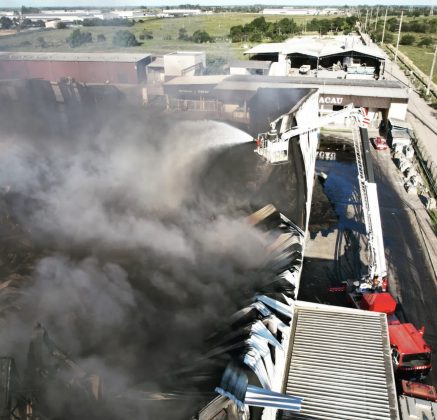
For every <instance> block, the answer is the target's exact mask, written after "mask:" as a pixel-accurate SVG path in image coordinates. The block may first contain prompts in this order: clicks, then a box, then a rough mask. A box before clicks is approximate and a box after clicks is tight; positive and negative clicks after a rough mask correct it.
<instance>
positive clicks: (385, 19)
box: [381, 6, 388, 46]
mask: <svg viewBox="0 0 437 420" xmlns="http://www.w3.org/2000/svg"><path fill="white" fill-rule="evenodd" d="M387 12H388V6H387V7H386V8H385V16H384V26H383V27H382V37H381V46H382V45H384V35H385V25H386V23H387Z"/></svg>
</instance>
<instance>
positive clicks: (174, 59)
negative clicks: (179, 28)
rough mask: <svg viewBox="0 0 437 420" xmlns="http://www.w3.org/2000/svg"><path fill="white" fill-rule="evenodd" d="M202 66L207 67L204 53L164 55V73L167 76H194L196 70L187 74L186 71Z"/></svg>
mask: <svg viewBox="0 0 437 420" xmlns="http://www.w3.org/2000/svg"><path fill="white" fill-rule="evenodd" d="M196 64H201V65H202V66H203V68H205V67H206V53H204V52H193V53H189V52H183V53H179V52H177V53H174V54H166V55H164V73H165V75H166V76H182V75H185V76H193V75H194V73H195V70H194V69H193V70H192V71H191V72H188V73H187V72H186V71H184V70H186V69H189V68H190V67H193V66H195V65H196Z"/></svg>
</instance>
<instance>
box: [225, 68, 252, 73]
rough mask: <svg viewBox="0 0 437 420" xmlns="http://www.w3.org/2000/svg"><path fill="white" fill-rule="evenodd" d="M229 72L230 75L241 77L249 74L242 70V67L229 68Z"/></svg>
mask: <svg viewBox="0 0 437 420" xmlns="http://www.w3.org/2000/svg"><path fill="white" fill-rule="evenodd" d="M229 72H230V74H231V75H232V74H240V75H241V74H243V75H248V74H250V72H249V70H247V69H245V68H243V67H230V68H229Z"/></svg>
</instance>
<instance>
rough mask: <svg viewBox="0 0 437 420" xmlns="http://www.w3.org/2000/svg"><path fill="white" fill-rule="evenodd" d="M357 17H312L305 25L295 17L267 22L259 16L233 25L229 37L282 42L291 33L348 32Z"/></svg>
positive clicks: (234, 39)
mask: <svg viewBox="0 0 437 420" xmlns="http://www.w3.org/2000/svg"><path fill="white" fill-rule="evenodd" d="M356 21H357V17H355V16H347V17H346V16H345V17H343V16H338V17H336V18H334V19H315V18H314V19H312V20H310V21H308V22H307V23H306V24H305V25H302V24H301V25H299V24H297V23H296V22H295V21H294V19H292V18H291V19H290V18H283V19H280V20H278V21H276V22H267V21H266V19H265V18H264V17H258V18H256V19H254V20H253V21H252V22H249V23H247V24H246V25H237V26H232V27H231V29H230V32H229V37H230V38H231V40H232V42H241V41H250V42H261V41H262V40H264V39H269V40H271V41H273V42H281V41H284V40H285V39H287V38H289V37H290V35H292V34H296V33H302V32H303V31H304V30H306V31H308V32H319V33H321V34H322V35H323V34H327V33H328V32H334V33H348V32H350V31H352V30H353V29H354V27H355V23H356Z"/></svg>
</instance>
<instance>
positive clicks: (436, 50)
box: [426, 44, 437, 96]
mask: <svg viewBox="0 0 437 420" xmlns="http://www.w3.org/2000/svg"><path fill="white" fill-rule="evenodd" d="M436 55H437V44H436V46H435V50H434V57H433V59H432V64H431V71H430V73H429V79H428V86H427V87H426V96H428V95H429V91H430V90H431V82H432V75H433V73H434V66H435V57H436Z"/></svg>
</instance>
